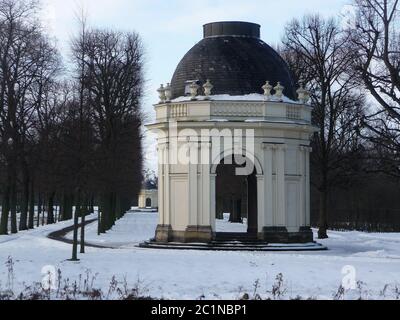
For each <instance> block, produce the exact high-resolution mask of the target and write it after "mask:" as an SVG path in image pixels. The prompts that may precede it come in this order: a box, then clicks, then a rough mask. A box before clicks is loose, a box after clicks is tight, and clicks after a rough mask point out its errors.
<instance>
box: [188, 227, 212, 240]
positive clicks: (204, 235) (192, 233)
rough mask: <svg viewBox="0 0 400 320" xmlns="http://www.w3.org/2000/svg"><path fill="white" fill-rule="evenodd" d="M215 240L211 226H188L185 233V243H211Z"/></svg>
mask: <svg viewBox="0 0 400 320" xmlns="http://www.w3.org/2000/svg"><path fill="white" fill-rule="evenodd" d="M213 238H214V234H213V231H212V229H211V226H188V227H187V228H186V231H185V239H184V242H186V243H187V242H199V243H209V242H211V241H212V240H213Z"/></svg>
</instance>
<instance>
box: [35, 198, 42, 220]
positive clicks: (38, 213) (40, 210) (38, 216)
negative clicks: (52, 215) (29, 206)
mask: <svg viewBox="0 0 400 320" xmlns="http://www.w3.org/2000/svg"><path fill="white" fill-rule="evenodd" d="M37 207H38V212H37V221H36V227H38V228H39V227H40V215H41V213H42V197H41V195H40V192H39V196H38V206H37Z"/></svg>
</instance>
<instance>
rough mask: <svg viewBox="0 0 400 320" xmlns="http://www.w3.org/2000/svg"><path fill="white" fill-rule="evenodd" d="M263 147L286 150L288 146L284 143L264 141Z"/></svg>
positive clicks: (265, 148)
mask: <svg viewBox="0 0 400 320" xmlns="http://www.w3.org/2000/svg"><path fill="white" fill-rule="evenodd" d="M261 148H262V149H264V150H286V148H287V146H286V144H284V143H266V142H263V143H262V145H261Z"/></svg>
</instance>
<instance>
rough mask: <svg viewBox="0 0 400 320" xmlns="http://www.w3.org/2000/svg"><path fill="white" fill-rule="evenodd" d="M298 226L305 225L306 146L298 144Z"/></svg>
mask: <svg viewBox="0 0 400 320" xmlns="http://www.w3.org/2000/svg"><path fill="white" fill-rule="evenodd" d="M299 150H300V227H304V226H306V210H307V209H306V202H307V201H306V199H307V195H306V188H307V186H306V148H305V147H304V146H300V148H299Z"/></svg>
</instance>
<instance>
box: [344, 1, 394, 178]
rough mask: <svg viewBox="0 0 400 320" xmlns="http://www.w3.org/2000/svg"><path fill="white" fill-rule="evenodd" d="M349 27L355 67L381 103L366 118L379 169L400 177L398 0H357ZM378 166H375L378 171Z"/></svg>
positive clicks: (367, 133)
mask: <svg viewBox="0 0 400 320" xmlns="http://www.w3.org/2000/svg"><path fill="white" fill-rule="evenodd" d="M354 6H355V9H356V15H355V20H354V21H353V23H352V24H351V25H350V26H349V28H348V33H349V37H350V39H351V46H350V50H351V51H353V52H355V53H356V58H355V59H354V61H353V63H352V66H353V67H354V70H355V72H356V75H357V76H358V79H359V81H360V84H362V85H363V86H365V88H366V89H367V90H368V92H369V93H370V94H371V96H372V97H373V98H374V100H375V101H376V102H377V104H376V106H377V108H375V109H374V110H372V111H371V112H370V114H369V115H368V116H366V117H365V119H364V125H365V126H366V127H367V129H368V130H367V132H366V133H365V136H366V137H367V138H368V139H369V140H370V141H371V142H372V144H371V147H372V151H371V153H370V154H371V156H372V157H373V158H375V159H376V160H377V161H379V164H380V165H379V170H381V171H383V172H386V173H388V174H390V175H395V176H397V177H400V170H399V168H400V167H399V164H400V158H399V156H398V153H399V150H400V12H399V7H400V4H399V1H398V0H355V1H354ZM376 169H377V167H375V170H376Z"/></svg>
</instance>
